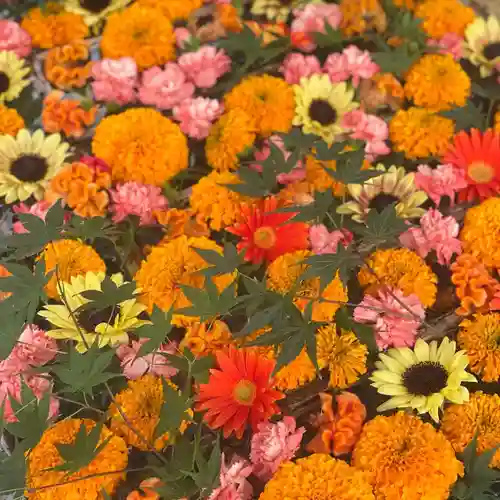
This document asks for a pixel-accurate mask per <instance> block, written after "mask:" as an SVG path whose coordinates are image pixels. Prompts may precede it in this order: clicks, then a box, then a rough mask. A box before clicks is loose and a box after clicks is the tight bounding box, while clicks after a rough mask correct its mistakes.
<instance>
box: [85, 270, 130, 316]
mask: <svg viewBox="0 0 500 500" xmlns="http://www.w3.org/2000/svg"><path fill="white" fill-rule="evenodd" d="M134 292H135V284H134V283H131V282H130V283H123V284H121V285H117V284H116V283H115V282H114V281H113V280H112V279H111V278H110V277H109V276H105V278H104V279H103V281H102V283H101V289H100V290H86V291H84V292H82V293H81V295H82V296H83V297H84V298H85V299H87V300H88V301H89V302H87V303H86V304H84V305H83V306H81V308H80V310H96V311H103V310H106V309H112V308H116V309H117V307H118V305H119V304H121V303H122V302H125V301H126V300H130V299H133V298H134Z"/></svg>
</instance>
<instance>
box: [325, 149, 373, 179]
mask: <svg viewBox="0 0 500 500" xmlns="http://www.w3.org/2000/svg"><path fill="white" fill-rule="evenodd" d="M336 158H337V164H336V167H335V169H332V168H329V167H327V166H326V165H324V164H323V163H321V166H322V167H323V169H324V170H326V172H327V173H328V175H329V176H330V177H332V178H333V179H335V180H336V181H337V182H342V183H343V184H362V183H363V182H366V181H367V180H368V179H371V178H372V177H379V176H380V172H379V171H377V170H374V169H369V170H361V169H362V167H363V160H364V158H365V152H364V150H363V149H362V148H360V149H357V150H356V151H346V152H344V153H341V154H339V155H338V156H337V157H336Z"/></svg>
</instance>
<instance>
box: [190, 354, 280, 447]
mask: <svg viewBox="0 0 500 500" xmlns="http://www.w3.org/2000/svg"><path fill="white" fill-rule="evenodd" d="M216 358H217V365H218V368H217V369H211V370H210V378H209V380H208V383H207V384H200V387H199V392H198V397H197V405H196V411H205V410H206V412H205V413H204V415H203V420H204V421H205V422H206V424H207V425H208V426H209V427H210V428H211V429H220V428H222V429H223V431H224V437H226V438H227V437H229V436H230V435H231V434H232V433H233V432H234V433H235V434H236V437H237V438H238V439H241V437H242V436H243V432H244V431H245V427H246V424H247V423H249V424H250V425H251V427H252V429H253V430H254V431H256V430H257V426H258V424H259V423H261V422H265V421H267V420H269V418H271V417H272V416H273V415H275V414H277V413H280V410H279V408H278V405H277V404H276V401H277V400H279V399H282V398H283V397H284V395H283V394H282V393H281V392H279V391H277V390H275V389H273V388H272V386H273V380H272V378H271V373H272V371H273V369H274V366H275V364H276V363H275V362H274V361H271V360H268V359H266V358H265V357H263V356H260V355H259V353H258V351H257V350H255V349H251V348H247V349H235V348H233V347H231V348H229V350H228V351H227V352H225V351H219V352H217V353H216Z"/></svg>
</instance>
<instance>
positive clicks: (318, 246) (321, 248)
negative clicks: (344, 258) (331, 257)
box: [309, 224, 353, 255]
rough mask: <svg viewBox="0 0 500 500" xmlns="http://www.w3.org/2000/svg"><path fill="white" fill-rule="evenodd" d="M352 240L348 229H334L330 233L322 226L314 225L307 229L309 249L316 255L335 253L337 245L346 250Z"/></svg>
mask: <svg viewBox="0 0 500 500" xmlns="http://www.w3.org/2000/svg"><path fill="white" fill-rule="evenodd" d="M352 239H353V234H352V233H351V232H350V231H349V230H348V229H344V228H343V229H336V230H335V231H332V232H331V233H330V232H329V231H328V229H327V228H326V226H325V225H324V224H315V225H313V226H311V227H310V229H309V240H310V241H311V248H312V251H313V253H315V254H316V255H323V254H326V253H337V248H338V245H339V243H342V245H344V248H347V247H348V246H349V244H350V243H351V241H352Z"/></svg>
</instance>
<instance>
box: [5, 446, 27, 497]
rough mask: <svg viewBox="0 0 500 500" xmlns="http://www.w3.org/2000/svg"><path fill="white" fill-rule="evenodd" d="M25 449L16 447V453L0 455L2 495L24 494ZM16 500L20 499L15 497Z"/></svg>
mask: <svg viewBox="0 0 500 500" xmlns="http://www.w3.org/2000/svg"><path fill="white" fill-rule="evenodd" d="M24 451H25V448H24V447H23V446H20V445H18V446H16V448H15V450H14V452H13V453H12V454H11V455H10V456H8V455H3V454H2V455H0V495H1V494H3V493H10V492H14V491H16V492H17V493H18V494H21V495H22V493H23V491H24V490H25V488H26V458H25V456H24ZM14 498H19V496H18V495H14Z"/></svg>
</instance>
